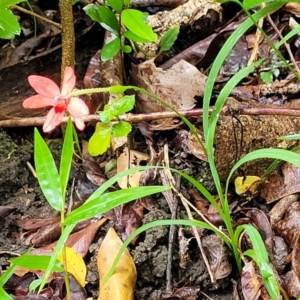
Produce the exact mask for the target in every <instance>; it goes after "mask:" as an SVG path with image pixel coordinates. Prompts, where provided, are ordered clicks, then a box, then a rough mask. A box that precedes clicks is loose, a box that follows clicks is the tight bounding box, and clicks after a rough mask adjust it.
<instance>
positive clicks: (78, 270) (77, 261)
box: [57, 247, 86, 286]
mask: <svg viewBox="0 0 300 300" xmlns="http://www.w3.org/2000/svg"><path fill="white" fill-rule="evenodd" d="M63 251H64V249H63V250H62V251H61V252H60V253H59V254H58V256H57V259H58V260H59V261H60V262H62V263H63V261H64V260H63ZM65 251H66V268H67V271H68V272H69V273H71V274H72V275H73V276H74V277H75V278H76V280H77V281H78V283H79V284H80V285H81V286H85V284H86V282H85V277H86V266H85V263H84V260H83V259H82V257H81V256H80V255H79V254H78V253H77V252H76V251H75V250H74V249H73V248H70V247H65Z"/></svg>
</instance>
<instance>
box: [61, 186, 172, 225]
mask: <svg viewBox="0 0 300 300" xmlns="http://www.w3.org/2000/svg"><path fill="white" fill-rule="evenodd" d="M169 189H170V186H139V187H134V188H128V189H124V190H119V191H114V192H110V193H107V194H103V195H101V196H100V197H99V198H96V199H94V200H92V201H89V202H85V203H84V204H83V205H81V206H80V207H78V208H76V209H75V210H73V211H72V212H71V213H70V214H69V215H68V216H67V218H66V220H65V222H64V223H65V224H73V223H77V222H80V221H83V220H87V219H90V218H92V217H94V216H97V215H100V214H102V213H105V212H107V211H109V210H110V209H112V208H114V207H117V206H119V205H122V204H125V203H128V202H130V201H133V200H136V199H138V198H142V197H146V196H149V195H152V194H156V193H160V192H164V191H166V190H169Z"/></svg>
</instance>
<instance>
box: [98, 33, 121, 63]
mask: <svg viewBox="0 0 300 300" xmlns="http://www.w3.org/2000/svg"><path fill="white" fill-rule="evenodd" d="M120 49H121V40H120V39H119V38H115V39H114V40H112V41H110V42H109V43H108V44H105V45H104V46H103V48H102V51H101V60H102V61H107V60H109V59H111V58H113V57H114V56H115V55H116V54H117V53H118V52H119V51H120Z"/></svg>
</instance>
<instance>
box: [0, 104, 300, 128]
mask: <svg viewBox="0 0 300 300" xmlns="http://www.w3.org/2000/svg"><path fill="white" fill-rule="evenodd" d="M209 111H210V112H212V111H213V108H210V110H209ZM179 113H180V114H181V115H183V116H185V117H200V116H202V114H203V109H201V108H196V109H191V110H184V111H179ZM230 114H231V113H230V110H228V107H227V106H224V108H223V109H222V111H221V115H223V116H228V115H230ZM235 115H254V116H257V115H259V116H267V115H275V116H286V117H300V109H289V108H241V109H239V111H238V113H235ZM81 118H82V120H83V121H84V122H85V123H89V122H100V117H99V115H96V114H95V115H88V116H83V117H81ZM171 118H178V115H177V114H175V113H174V112H172V111H165V112H155V113H150V114H131V113H129V114H124V115H120V116H119V117H118V119H114V120H113V121H114V122H117V121H118V120H122V121H127V122H130V123H138V122H141V121H153V120H160V119H171ZM45 119H46V117H32V118H21V117H20V118H16V117H14V118H12V119H9V120H0V128H7V127H28V126H42V125H43V124H44V122H45ZM67 122H68V117H64V118H63V119H62V123H67Z"/></svg>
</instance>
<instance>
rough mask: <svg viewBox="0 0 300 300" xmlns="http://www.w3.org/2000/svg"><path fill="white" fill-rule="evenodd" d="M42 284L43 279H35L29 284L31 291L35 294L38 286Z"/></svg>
mask: <svg viewBox="0 0 300 300" xmlns="http://www.w3.org/2000/svg"><path fill="white" fill-rule="evenodd" d="M41 283H42V279H35V280H33V281H32V282H31V283H30V284H29V291H30V292H33V291H35V290H36V289H37V288H38V286H39V285H40V284H41Z"/></svg>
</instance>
